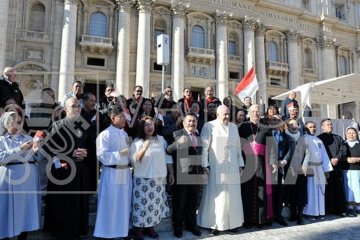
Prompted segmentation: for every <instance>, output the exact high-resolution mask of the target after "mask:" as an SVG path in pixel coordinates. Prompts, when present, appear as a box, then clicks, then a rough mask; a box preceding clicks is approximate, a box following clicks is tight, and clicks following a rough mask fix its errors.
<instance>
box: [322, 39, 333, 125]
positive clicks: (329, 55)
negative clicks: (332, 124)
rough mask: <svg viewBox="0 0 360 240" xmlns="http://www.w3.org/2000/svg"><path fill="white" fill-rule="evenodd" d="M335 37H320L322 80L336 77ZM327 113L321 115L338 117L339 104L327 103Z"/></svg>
mask: <svg viewBox="0 0 360 240" xmlns="http://www.w3.org/2000/svg"><path fill="white" fill-rule="evenodd" d="M335 40H336V39H335V38H333V37H329V36H324V35H321V36H320V38H319V44H320V51H321V64H320V67H321V75H320V80H324V79H328V78H332V77H336V72H337V67H336V65H337V64H336V61H337V60H336V52H335ZM324 107H326V111H325V112H327V115H326V116H321V117H330V118H337V106H335V105H326V106H324Z"/></svg>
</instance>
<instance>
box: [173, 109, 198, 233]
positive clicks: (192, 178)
mask: <svg viewBox="0 0 360 240" xmlns="http://www.w3.org/2000/svg"><path fill="white" fill-rule="evenodd" d="M183 126H184V128H183V129H181V130H178V131H176V132H174V139H175V140H174V142H173V143H172V144H171V145H169V146H168V148H167V151H168V153H169V154H172V155H173V158H174V168H175V179H176V180H175V184H174V188H173V200H172V201H173V219H172V220H173V226H174V236H175V237H177V238H181V237H182V230H183V225H185V228H186V230H188V231H190V232H192V233H193V234H194V235H195V236H200V235H201V231H200V229H199V227H198V226H197V223H196V206H197V202H198V198H199V192H200V184H203V181H204V179H203V176H204V175H203V172H202V168H201V154H202V147H201V139H200V138H199V133H198V132H197V130H196V127H197V117H196V115H195V114H193V113H188V114H187V115H185V117H184V119H183Z"/></svg>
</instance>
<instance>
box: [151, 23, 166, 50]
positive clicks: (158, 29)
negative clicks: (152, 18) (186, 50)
mask: <svg viewBox="0 0 360 240" xmlns="http://www.w3.org/2000/svg"><path fill="white" fill-rule="evenodd" d="M165 29H166V22H165V21H164V20H162V19H158V20H157V21H156V22H155V28H154V34H153V36H154V39H153V41H154V48H155V49H156V48H157V36H159V35H161V34H166V31H165Z"/></svg>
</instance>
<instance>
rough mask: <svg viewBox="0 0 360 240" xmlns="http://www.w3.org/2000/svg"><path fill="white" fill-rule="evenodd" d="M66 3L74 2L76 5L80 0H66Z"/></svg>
mask: <svg viewBox="0 0 360 240" xmlns="http://www.w3.org/2000/svg"><path fill="white" fill-rule="evenodd" d="M64 4H74V5H78V4H79V1H78V0H65V1H64Z"/></svg>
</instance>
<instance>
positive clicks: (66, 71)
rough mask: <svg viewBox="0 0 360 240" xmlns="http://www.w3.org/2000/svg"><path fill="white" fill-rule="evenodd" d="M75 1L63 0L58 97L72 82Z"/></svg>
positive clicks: (62, 94) (64, 92) (69, 87)
mask: <svg viewBox="0 0 360 240" xmlns="http://www.w3.org/2000/svg"><path fill="white" fill-rule="evenodd" d="M77 4H78V3H77V1H76V0H65V2H64V18H63V28H62V38H61V55H60V73H59V94H58V98H59V99H62V98H63V96H64V95H65V94H66V93H67V92H69V91H71V86H72V84H73V82H74V69H75V45H76V18H77V8H78V6H77Z"/></svg>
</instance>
